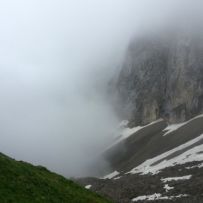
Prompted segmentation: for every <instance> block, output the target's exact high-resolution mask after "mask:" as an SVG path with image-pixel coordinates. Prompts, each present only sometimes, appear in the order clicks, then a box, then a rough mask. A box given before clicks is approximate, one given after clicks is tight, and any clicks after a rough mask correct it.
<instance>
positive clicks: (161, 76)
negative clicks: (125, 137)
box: [116, 33, 203, 126]
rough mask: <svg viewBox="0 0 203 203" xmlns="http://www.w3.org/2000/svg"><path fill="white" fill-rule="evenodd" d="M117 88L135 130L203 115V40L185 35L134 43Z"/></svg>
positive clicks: (158, 37)
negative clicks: (150, 124) (141, 126)
mask: <svg viewBox="0 0 203 203" xmlns="http://www.w3.org/2000/svg"><path fill="white" fill-rule="evenodd" d="M116 86H117V90H118V94H119V97H120V98H121V104H122V109H123V115H124V116H125V117H126V118H127V119H129V120H130V121H131V125H133V126H134V125H140V124H147V123H149V122H151V121H154V120H156V119H158V118H164V119H166V120H167V121H168V122H170V123H177V122H183V121H185V120H188V119H190V118H192V117H193V116H196V115H197V114H199V113H201V112H203V40H202V39H201V37H199V36H198V35H195V34H188V35H186V34H185V33H184V34H183V33H181V34H177V35H175V34H173V36H165V37H160V36H156V37H142V38H141V39H136V40H134V41H133V42H131V43H130V46H129V48H128V52H127V56H126V59H125V62H124V65H123V68H122V70H121V72H120V76H119V79H118V82H117V84H116Z"/></svg>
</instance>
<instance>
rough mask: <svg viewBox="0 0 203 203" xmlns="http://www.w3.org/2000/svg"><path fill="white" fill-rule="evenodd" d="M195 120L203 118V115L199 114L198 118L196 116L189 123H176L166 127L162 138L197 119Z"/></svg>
mask: <svg viewBox="0 0 203 203" xmlns="http://www.w3.org/2000/svg"><path fill="white" fill-rule="evenodd" d="M197 118H203V114H200V115H199V116H196V117H194V118H192V119H190V120H189V121H187V122H184V123H178V124H172V125H169V126H168V127H166V128H165V129H164V130H163V131H167V132H166V133H165V134H164V135H163V136H166V135H168V134H170V133H171V132H173V131H176V130H177V129H179V128H181V127H182V126H184V125H186V124H188V123H189V122H191V121H193V120H195V119H197Z"/></svg>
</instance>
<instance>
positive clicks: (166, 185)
mask: <svg viewBox="0 0 203 203" xmlns="http://www.w3.org/2000/svg"><path fill="white" fill-rule="evenodd" d="M129 129H130V128H128V127H126V128H124V129H123V133H122V136H121V137H120V138H119V140H116V141H115V143H114V144H113V145H111V146H110V147H109V148H108V149H107V151H106V152H105V154H104V156H105V157H106V159H107V160H108V161H109V163H111V167H112V171H111V173H110V174H108V175H106V176H104V177H102V178H85V179H80V180H78V181H79V182H80V184H82V185H83V186H87V185H88V186H89V188H90V189H91V190H93V191H96V192H98V193H100V194H103V195H106V196H108V197H109V198H112V199H113V200H114V201H115V202H119V203H129V202H147V201H148V200H150V202H177V203H179V202H190V203H193V202H194V203H200V202H203V115H200V116H198V117H195V118H193V119H191V120H189V121H187V122H184V123H181V124H175V125H169V126H167V124H166V122H165V121H164V120H157V121H156V122H153V123H150V124H149V125H146V126H139V127H134V128H131V129H130V130H129Z"/></svg>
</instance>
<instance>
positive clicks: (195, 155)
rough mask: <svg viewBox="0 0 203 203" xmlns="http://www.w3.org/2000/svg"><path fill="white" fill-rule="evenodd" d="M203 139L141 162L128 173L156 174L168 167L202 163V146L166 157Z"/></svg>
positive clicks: (197, 138)
mask: <svg viewBox="0 0 203 203" xmlns="http://www.w3.org/2000/svg"><path fill="white" fill-rule="evenodd" d="M202 139H203V134H202V135H200V136H199V137H196V138H195V139H193V140H190V141H188V142H186V143H185V144H183V145H180V146H178V147H176V148H174V149H172V150H169V151H168V152H165V153H163V154H161V155H158V156H156V157H154V158H152V159H148V160H146V161H145V162H143V163H142V164H141V165H139V166H137V167H135V168H133V169H132V170H131V171H130V172H128V173H131V174H136V173H140V174H142V175H145V174H149V173H151V174H157V173H159V172H160V170H161V169H164V168H166V167H170V166H175V165H178V164H179V165H180V164H185V163H188V162H193V161H203V153H202V152H203V144H202V145H198V146H196V147H194V148H192V149H189V150H187V151H186V152H184V153H182V154H180V155H178V156H176V157H174V158H172V159H169V160H167V157H168V156H170V155H172V154H173V153H175V152H178V151H180V150H183V149H185V148H187V147H189V146H191V145H193V144H195V143H197V142H198V141H200V140H202ZM162 159H164V160H163V161H161V160H162ZM159 161H161V162H160V163H158V164H155V163H156V162H159Z"/></svg>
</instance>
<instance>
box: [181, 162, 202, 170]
mask: <svg viewBox="0 0 203 203" xmlns="http://www.w3.org/2000/svg"><path fill="white" fill-rule="evenodd" d="M202 167H203V163H201V164H198V165H195V166H188V167H185V168H186V169H193V168H202Z"/></svg>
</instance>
